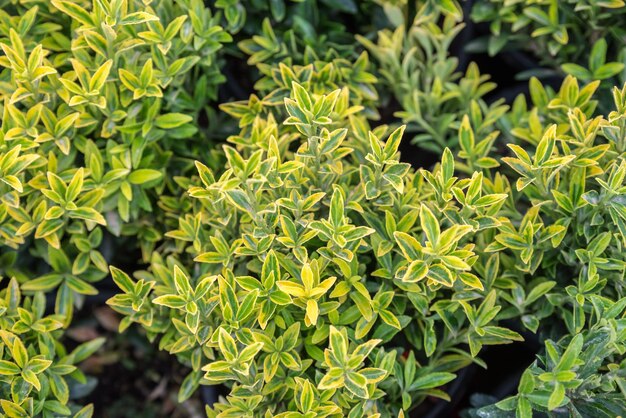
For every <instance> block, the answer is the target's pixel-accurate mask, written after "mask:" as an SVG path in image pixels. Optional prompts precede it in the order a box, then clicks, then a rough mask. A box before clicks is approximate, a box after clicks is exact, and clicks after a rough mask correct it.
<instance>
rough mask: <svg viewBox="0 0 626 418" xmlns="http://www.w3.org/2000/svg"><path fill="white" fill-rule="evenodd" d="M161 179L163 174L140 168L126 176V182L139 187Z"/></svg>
mask: <svg viewBox="0 0 626 418" xmlns="http://www.w3.org/2000/svg"><path fill="white" fill-rule="evenodd" d="M161 177H163V173H162V172H160V171H159V170H153V169H149V168H140V169H138V170H134V171H133V172H131V173H130V174H129V175H128V181H129V182H131V183H132V184H137V185H140V184H145V183H149V182H151V181H155V180H159V179H160V178H161Z"/></svg>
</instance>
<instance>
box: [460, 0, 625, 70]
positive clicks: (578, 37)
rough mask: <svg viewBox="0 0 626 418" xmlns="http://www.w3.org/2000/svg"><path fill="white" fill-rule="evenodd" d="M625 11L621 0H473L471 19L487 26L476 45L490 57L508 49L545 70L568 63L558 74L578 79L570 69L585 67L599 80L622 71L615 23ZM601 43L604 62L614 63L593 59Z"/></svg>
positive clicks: (622, 52) (618, 38) (620, 49)
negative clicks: (532, 58) (537, 62)
mask: <svg viewBox="0 0 626 418" xmlns="http://www.w3.org/2000/svg"><path fill="white" fill-rule="evenodd" d="M625 12H626V3H624V1H622V0H584V1H579V0H560V1H559V0H539V1H535V0H521V1H520V0H477V1H475V2H474V5H473V8H472V14H471V16H472V19H473V20H474V21H476V22H486V23H488V24H489V29H490V31H491V35H490V36H489V37H488V39H487V40H486V42H482V41H481V44H484V45H482V46H483V47H484V48H486V49H487V50H488V52H489V54H491V55H495V54H497V53H498V52H500V51H502V50H503V49H506V48H509V47H513V48H523V49H528V50H530V51H531V52H533V53H534V55H535V56H536V57H537V58H539V60H540V61H542V62H543V63H544V64H548V67H552V68H555V67H558V66H560V65H562V64H566V63H568V64H567V66H564V67H563V70H564V71H565V72H567V73H569V74H573V75H576V76H577V77H578V76H579V74H574V73H573V72H572V70H574V68H576V70H577V71H576V72H578V73H580V72H581V69H580V66H581V65H582V66H587V64H589V66H588V67H585V68H584V69H585V70H588V71H590V72H591V73H592V74H594V78H593V79H604V78H608V77H610V76H612V75H615V74H617V73H619V72H620V71H622V70H623V68H624V57H625V55H624V51H623V48H622V42H621V39H622V37H623V35H624V33H623V29H622V28H621V27H620V24H619V22H621V21H622V19H623V16H624V13H625ZM607 44H610V48H609V50H610V51H611V55H610V58H609V59H611V60H617V62H611V63H609V64H607V65H604V66H603V64H604V58H602V62H600V61H599V60H598V58H599V57H600V55H603V54H600V51H601V50H604V52H606V48H607ZM592 46H593V48H592ZM574 65H575V66H576V67H574ZM601 66H602V70H600V71H598V70H599V69H600V67H601ZM585 75H586V77H585V78H589V79H591V77H588V75H587V74H586V73H585Z"/></svg>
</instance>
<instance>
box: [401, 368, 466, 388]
mask: <svg viewBox="0 0 626 418" xmlns="http://www.w3.org/2000/svg"><path fill="white" fill-rule="evenodd" d="M455 378H456V375H455V374H453V373H447V372H433V373H429V374H427V375H425V376H420V377H418V378H417V379H415V380H414V381H413V382H412V383H411V384H410V386H409V387H410V390H412V391H418V390H426V389H433V388H437V387H440V386H443V385H445V384H446V383H448V382H451V381H452V380H454V379H455Z"/></svg>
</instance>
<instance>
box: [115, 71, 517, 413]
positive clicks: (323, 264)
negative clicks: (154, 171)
mask: <svg viewBox="0 0 626 418" xmlns="http://www.w3.org/2000/svg"><path fill="white" fill-rule="evenodd" d="M307 90H308V89H307V88H305V87H303V86H301V85H300V84H297V83H294V84H293V90H292V98H288V99H286V100H285V108H286V110H287V114H286V115H285V114H284V111H283V110H282V109H277V110H280V112H276V113H277V114H276V116H274V113H270V114H268V116H267V117H265V118H260V117H257V118H256V119H255V123H254V125H253V126H252V127H246V128H244V129H243V131H242V133H241V134H240V135H238V136H236V137H231V138H230V141H231V142H233V143H235V144H237V145H238V146H239V149H240V151H238V150H237V149H235V148H232V147H231V146H225V148H224V151H225V154H226V156H227V159H228V161H227V163H226V165H225V167H224V169H223V170H221V171H220V172H216V173H213V172H212V171H211V170H209V169H208V168H207V167H206V166H205V165H203V164H201V163H199V162H198V163H197V166H198V171H199V177H200V181H199V182H196V183H195V184H197V185H193V186H192V187H191V188H190V190H189V193H190V195H191V196H193V197H194V198H196V199H197V200H198V203H197V204H195V205H194V206H195V211H194V214H193V215H189V220H185V221H183V220H181V222H180V223H181V224H180V227H179V229H178V230H175V231H173V232H171V233H169V234H168V235H169V236H170V237H173V238H175V239H179V240H181V241H182V242H181V243H180V244H181V245H180V246H181V247H182V248H181V249H180V250H181V252H182V253H183V254H185V253H190V254H191V255H192V256H193V257H194V261H195V262H196V263H197V264H195V265H194V266H193V269H192V270H189V271H185V269H184V263H180V262H179V261H178V260H176V259H174V258H170V259H168V260H166V261H164V260H162V259H161V258H160V257H156V258H155V259H154V260H153V264H152V270H153V271H154V273H155V274H151V275H146V276H144V275H143V274H142V276H141V278H142V280H141V281H140V282H137V283H135V282H133V281H131V280H130V278H128V277H127V276H125V275H123V274H122V273H121V272H118V271H115V273H116V275H117V282H118V285H119V286H120V288H122V289H123V290H124V292H125V294H124V295H120V296H116V297H114V298H113V299H112V300H111V301H109V303H110V304H111V305H112V306H113V307H114V308H115V309H117V310H118V311H120V312H122V313H125V314H127V315H129V316H128V317H127V318H129V319H131V320H136V321H138V322H141V323H142V324H143V325H144V326H145V327H146V329H148V330H149V332H150V333H151V334H155V335H156V334H163V336H162V338H161V340H160V341H161V342H160V345H161V347H163V348H165V349H167V350H169V351H170V352H171V353H174V354H178V355H179V357H181V358H183V359H184V360H186V361H187V362H189V364H191V365H192V366H193V369H194V372H192V374H191V375H190V379H193V380H194V386H196V385H197V384H198V383H214V382H227V384H228V385H229V386H232V388H231V397H230V398H229V401H228V403H227V404H225V405H223V406H219V407H218V409H217V410H218V411H220V412H221V413H222V414H225V415H226V412H228V414H235V413H243V412H244V411H245V410H246V409H242V408H244V406H243V405H245V408H248V409H249V410H256V411H265V410H269V411H272V413H281V412H286V411H295V410H299V411H300V412H301V413H305V412H307V411H309V410H310V409H311V408H322V407H324V408H328V411H329V412H330V411H334V412H333V414H339V413H343V414H353V415H354V416H360V415H361V414H363V413H364V412H363V411H364V408H366V405H367V400H368V399H380V401H379V402H377V403H376V407H375V409H374V410H373V411H372V412H379V413H383V414H397V413H398V411H399V409H400V408H401V407H402V408H404V409H408V408H410V406H411V404H412V403H414V402H416V401H417V402H419V401H421V400H423V399H424V397H425V396H427V395H435V396H440V397H444V398H445V397H446V395H445V394H444V393H443V392H441V391H439V390H435V388H437V387H439V386H441V385H442V384H445V383H446V382H448V381H449V380H451V379H452V378H453V377H454V375H453V374H451V373H450V372H453V371H456V370H458V369H459V368H461V367H463V366H465V365H467V364H469V363H470V362H471V361H472V355H470V354H469V353H466V352H465V351H464V350H463V349H461V348H460V347H459V346H460V345H461V344H463V343H465V344H466V343H468V341H470V342H471V343H472V346H471V352H472V354H473V355H475V354H476V353H477V352H478V350H479V349H480V346H481V345H482V344H483V343H485V344H497V343H506V342H510V341H511V340H516V339H520V336H519V335H518V334H517V333H515V332H513V331H509V330H507V329H505V328H501V327H498V326H495V322H493V315H487V311H492V310H493V309H494V306H495V303H496V299H497V296H496V293H495V292H488V291H484V286H483V284H482V281H481V280H480V279H479V278H478V277H477V276H476V275H474V274H472V273H470V272H469V271H470V269H471V266H472V265H474V264H475V263H476V262H477V261H478V255H477V253H479V252H480V251H482V250H483V249H484V247H485V246H486V243H487V242H489V239H488V236H489V233H490V232H489V231H490V230H491V229H493V228H494V226H495V225H496V224H497V223H498V222H497V219H496V218H493V216H492V214H493V213H496V212H497V210H498V206H500V205H501V203H502V201H503V200H504V198H505V197H506V195H505V194H503V193H497V192H500V191H502V190H499V189H498V186H494V185H493V184H491V183H490V182H485V181H484V179H483V176H482V174H481V173H475V175H474V176H473V177H472V178H471V179H464V180H460V179H458V178H456V177H454V175H453V173H454V161H453V157H452V153H451V152H450V151H446V152H445V153H444V156H443V161H442V164H441V167H440V169H438V170H437V171H436V172H434V173H431V172H427V171H424V172H423V173H422V174H418V173H416V172H414V171H413V170H412V169H411V168H410V166H409V165H408V164H406V163H401V162H399V161H398V159H397V157H398V155H397V149H398V146H399V143H400V139H401V136H402V131H403V130H404V128H398V129H396V130H394V131H393V132H391V133H390V134H389V135H388V136H387V135H386V134H385V132H386V131H388V129H387V128H386V127H384V126H382V127H379V128H377V129H375V130H374V131H369V132H368V130H367V128H366V126H367V122H366V120H365V118H363V117H362V116H356V114H355V112H357V111H358V108H356V107H354V106H350V103H349V98H348V96H349V92H348V90H347V89H345V88H344V89H343V90H341V91H340V90H335V91H333V92H331V93H329V94H328V95H311V94H309V93H308V92H307ZM281 115H284V116H281ZM348 115H351V116H354V117H353V118H351V119H348V118H347V116H348ZM276 120H284V123H281V122H278V123H277V122H276ZM363 128H365V129H363ZM257 132H264V133H266V134H265V135H264V136H261V135H257ZM381 137H386V140H385V141H384V142H381V139H380V138H381ZM267 138H269V141H268V140H267ZM290 150H293V151H290ZM484 183H485V184H486V185H485V184H484ZM465 189H467V190H465ZM452 190H454V191H455V193H456V194H457V196H459V197H460V201H458V200H453V199H452ZM443 213H445V214H446V216H443V215H442V214H443ZM418 214H419V216H418ZM435 214H437V215H435ZM418 218H419V221H418ZM192 219H193V223H192ZM191 224H193V225H195V228H190V226H191ZM470 224H471V225H474V226H470ZM491 260H492V261H491V262H492V263H493V259H491ZM157 272H158V273H157ZM146 283H153V284H154V285H152V284H151V285H150V287H151V288H152V289H151V292H149V293H147V294H146V292H147V291H146V290H145V289H146ZM454 295H459V297H461V299H462V300H461V301H459V300H454V299H455V296H454ZM460 295H463V296H460ZM133 304H134V305H135V306H134V307H133V306H132V305H133ZM485 315H487V316H485ZM482 316H485V317H484V318H483V317H482ZM446 325H447V326H446ZM477 328H478V329H480V331H477ZM400 331H402V333H401V334H398V333H399V332H400ZM400 335H401V336H402V339H400V341H407V342H409V343H410V344H411V346H413V347H415V351H406V350H405V349H404V347H402V346H399V347H398V346H397V342H396V341H398V338H399V337H400ZM381 345H384V348H383V347H380V346H381ZM320 346H321V347H328V348H327V349H326V350H323V349H322V348H320ZM394 349H397V351H396V350H394ZM405 351H406V353H405V354H409V353H410V354H409V357H407V358H406V359H403V360H402V361H401V363H405V365H404V366H402V367H404V370H405V372H404V374H405V376H404V377H403V373H402V371H401V370H399V369H396V367H398V366H397V364H398V363H396V358H397V357H398V356H400V355H401V354H402V353H403V352H405ZM418 361H419V363H418ZM348 364H349V365H350V366H347V365H348ZM420 365H421V366H420ZM342 368H347V369H346V370H344V372H343V373H342ZM200 370H202V371H204V372H205V373H204V374H203V375H202V374H201V373H200ZM320 378H321V380H320ZM294 379H295V380H294ZM378 382H380V383H379V384H378V386H379V387H380V388H379V389H377V386H376V385H375V384H376V383H378ZM314 388H317V390H314ZM381 389H382V390H381ZM318 390H319V392H318ZM385 394H386V396H384V395H385ZM185 395H186V394H181V396H182V397H183V398H184V397H185ZM299 396H301V397H310V400H308V401H306V402H305V401H304V400H300V403H299V404H298V402H296V403H295V404H294V401H293V400H294V399H298V397H299ZM315 405H316V406H315ZM225 415H224V416H225Z"/></svg>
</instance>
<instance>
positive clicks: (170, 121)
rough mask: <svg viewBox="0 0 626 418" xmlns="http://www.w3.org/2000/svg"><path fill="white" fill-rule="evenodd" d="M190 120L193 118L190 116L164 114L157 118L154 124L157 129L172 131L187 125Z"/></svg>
mask: <svg viewBox="0 0 626 418" xmlns="http://www.w3.org/2000/svg"><path fill="white" fill-rule="evenodd" d="M192 120H193V118H192V117H191V116H189V115H184V114H182V113H166V114H164V115H159V116H157V118H156V119H155V121H154V124H155V125H156V126H157V128H161V129H174V128H178V127H179V126H182V125H184V124H186V123H189V122H191V121H192Z"/></svg>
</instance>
